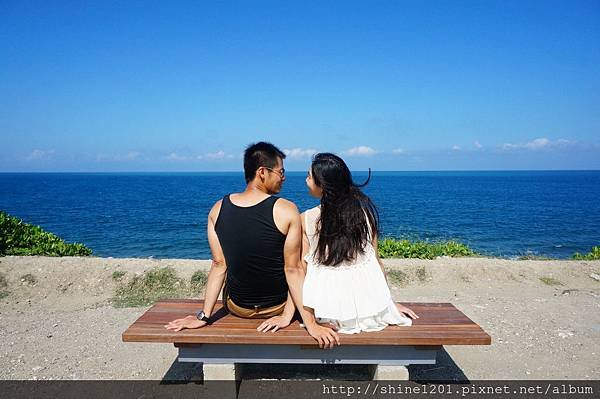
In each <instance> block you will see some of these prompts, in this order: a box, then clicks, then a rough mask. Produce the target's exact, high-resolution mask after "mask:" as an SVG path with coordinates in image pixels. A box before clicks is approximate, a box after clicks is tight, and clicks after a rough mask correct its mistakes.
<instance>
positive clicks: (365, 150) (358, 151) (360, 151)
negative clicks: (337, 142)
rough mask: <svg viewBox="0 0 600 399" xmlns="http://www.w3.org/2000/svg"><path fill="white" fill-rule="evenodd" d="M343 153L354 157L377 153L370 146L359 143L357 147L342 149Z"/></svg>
mask: <svg viewBox="0 0 600 399" xmlns="http://www.w3.org/2000/svg"><path fill="white" fill-rule="evenodd" d="M343 154H344V155H348V156H350V157H354V156H359V157H361V156H362V157H370V156H373V155H375V154H377V151H375V150H374V149H373V148H371V147H367V146H365V145H361V146H358V147H354V148H350V149H349V150H346V151H344V152H343Z"/></svg>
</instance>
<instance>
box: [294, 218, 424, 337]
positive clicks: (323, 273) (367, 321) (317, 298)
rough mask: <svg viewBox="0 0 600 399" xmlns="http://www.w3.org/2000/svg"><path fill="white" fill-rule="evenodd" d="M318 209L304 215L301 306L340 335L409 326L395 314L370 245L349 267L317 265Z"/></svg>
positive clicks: (394, 308)
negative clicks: (305, 249) (304, 267)
mask: <svg viewBox="0 0 600 399" xmlns="http://www.w3.org/2000/svg"><path fill="white" fill-rule="evenodd" d="M320 213H321V209H320V207H315V208H312V209H309V210H308V211H306V213H305V214H304V215H305V216H304V217H305V219H304V225H305V228H306V233H307V236H308V241H309V244H310V248H309V251H308V253H307V255H306V256H305V257H304V260H305V261H306V262H307V264H308V267H307V270H306V277H305V279H304V287H303V290H302V297H303V304H304V306H308V307H310V308H312V309H313V310H314V312H315V317H316V318H317V321H318V322H319V323H333V324H335V325H336V326H337V327H338V332H339V333H344V334H355V333H359V332H361V331H379V330H382V329H384V328H385V327H386V326H387V325H389V324H397V325H402V326H410V325H411V324H412V320H411V319H410V318H409V317H407V316H405V315H403V314H402V313H400V312H399V311H398V309H397V308H396V305H395V304H394V302H393V300H392V296H391V294H390V290H389V288H388V285H387V282H386V281H385V276H384V275H383V272H382V271H381V268H380V266H379V262H378V261H377V257H376V255H375V248H373V245H372V244H371V243H370V242H369V243H368V244H367V246H366V248H365V253H364V254H362V255H361V254H359V256H358V258H357V259H356V260H355V261H353V262H351V263H342V264H340V265H338V266H325V265H321V264H319V263H317V262H316V260H315V259H314V252H315V250H316V247H317V243H318V238H319V237H318V235H317V234H316V222H317V219H318V217H319V215H320Z"/></svg>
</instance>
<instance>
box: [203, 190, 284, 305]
mask: <svg viewBox="0 0 600 399" xmlns="http://www.w3.org/2000/svg"><path fill="white" fill-rule="evenodd" d="M278 199H279V198H278V197H275V196H270V197H268V198H266V199H264V200H263V201H261V202H259V203H258V204H256V205H253V206H249V207H241V206H237V205H234V204H233V203H231V201H230V200H229V195H226V196H225V197H223V202H222V203H221V210H220V212H219V217H218V218H217V222H216V223H215V231H216V233H217V237H219V243H220V244H221V248H222V249H223V255H225V262H226V263H227V289H228V294H229V296H230V297H231V299H232V300H233V302H234V303H235V304H236V305H239V306H241V307H244V308H248V309H253V308H254V307H255V306H259V307H268V306H275V305H278V304H281V303H283V302H285V301H286V299H287V293H288V286H287V282H286V279H285V271H284V260H283V245H284V243H285V235H284V234H283V233H282V232H281V231H279V229H278V228H277V226H276V225H275V221H274V220H273V206H274V205H275V202H276V201H277V200H278Z"/></svg>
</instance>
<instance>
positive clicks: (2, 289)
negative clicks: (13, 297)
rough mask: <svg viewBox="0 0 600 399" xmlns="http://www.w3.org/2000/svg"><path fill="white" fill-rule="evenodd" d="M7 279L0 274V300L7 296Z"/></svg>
mask: <svg viewBox="0 0 600 399" xmlns="http://www.w3.org/2000/svg"><path fill="white" fill-rule="evenodd" d="M7 288H8V279H7V278H6V275H5V274H4V273H0V299H4V298H6V297H7V296H8V294H9V292H8V290H7Z"/></svg>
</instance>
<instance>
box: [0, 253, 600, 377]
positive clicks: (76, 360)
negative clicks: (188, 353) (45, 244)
mask: <svg viewBox="0 0 600 399" xmlns="http://www.w3.org/2000/svg"><path fill="white" fill-rule="evenodd" d="M163 266H172V267H173V268H174V269H175V270H176V271H177V272H178V274H179V275H180V276H182V277H185V278H189V277H190V276H191V275H192V273H193V272H194V271H196V270H208V267H209V262H207V261H191V260H153V259H111V258H109V259H105V258H46V257H4V258H0V272H1V273H3V274H4V276H5V277H6V278H7V280H8V287H7V288H6V289H5V291H8V292H9V295H8V296H6V297H5V298H3V299H1V300H0V379H162V378H167V379H171V378H175V379H179V378H182V379H186V378H190V377H192V376H193V375H194V374H197V373H198V369H197V367H195V366H193V365H180V364H179V363H177V362H176V360H175V359H176V349H175V348H174V347H173V346H171V345H166V344H132V343H127V344H125V343H123V342H121V333H122V332H123V331H124V330H125V329H126V328H127V327H128V326H129V325H130V324H131V323H132V322H133V321H135V319H137V318H138V317H139V316H140V315H141V314H142V313H143V312H144V311H145V310H146V309H147V308H126V309H116V308H114V307H113V306H112V305H111V304H110V298H111V297H112V296H113V295H114V289H115V287H116V283H115V281H114V280H113V278H112V273H113V272H114V271H117V270H122V271H126V272H128V275H133V274H135V273H140V274H141V273H143V272H144V271H146V270H149V269H151V268H153V267H163ZM386 266H387V267H388V268H389V269H390V270H400V271H402V272H403V273H405V274H406V276H408V280H409V281H405V282H398V280H395V281H396V282H398V283H397V284H394V285H393V287H392V292H393V296H394V299H396V300H399V301H416V302H452V303H453V304H454V305H455V306H457V307H458V308H459V309H461V310H462V311H463V312H464V313H465V314H466V315H467V316H469V317H470V318H471V319H473V320H474V321H475V322H477V323H478V324H480V325H481V326H482V327H483V328H484V329H485V330H486V331H487V332H488V333H489V334H490V335H491V336H492V345H490V346H448V347H446V348H445V351H443V352H441V353H440V355H439V356H438V364H436V365H433V366H411V367H410V369H409V371H410V376H411V379H412V380H416V381H426V380H435V379H445V380H447V379H451V380H464V379H469V380H477V379H600V362H599V361H598V352H599V351H600V347H599V343H600V298H599V297H600V281H598V280H597V279H600V276H598V275H600V261H513V260H502V259H487V258H441V259H436V260H432V261H427V260H397V259H395V260H386ZM28 273H30V274H32V275H33V276H34V277H35V279H36V281H37V282H36V283H35V284H30V283H28V282H27V281H22V276H24V275H26V274H28ZM540 278H551V279H553V280H547V279H545V281H546V282H543V281H542V280H540ZM390 279H391V278H390ZM548 282H554V285H552V284H548Z"/></svg>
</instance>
